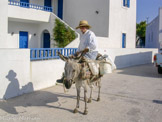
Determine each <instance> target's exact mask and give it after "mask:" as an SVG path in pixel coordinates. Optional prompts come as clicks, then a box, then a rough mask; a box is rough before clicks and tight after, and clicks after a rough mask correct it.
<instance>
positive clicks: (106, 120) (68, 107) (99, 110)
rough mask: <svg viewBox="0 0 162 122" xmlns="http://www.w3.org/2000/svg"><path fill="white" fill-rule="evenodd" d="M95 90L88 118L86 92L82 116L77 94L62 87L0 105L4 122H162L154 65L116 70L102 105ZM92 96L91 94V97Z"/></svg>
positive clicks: (161, 91) (161, 81)
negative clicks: (76, 111) (77, 104)
mask: <svg viewBox="0 0 162 122" xmlns="http://www.w3.org/2000/svg"><path fill="white" fill-rule="evenodd" d="M97 90H98V89H97V88H94V92H93V100H92V103H89V104H88V112H89V113H88V115H83V111H84V102H83V90H82V92H81V102H80V109H79V113H76V114H73V109H74V108H75V106H76V90H75V86H73V87H72V88H71V89H70V90H69V92H67V93H66V94H65V93H64V91H63V88H62V86H61V85H56V86H53V87H50V88H48V89H44V90H41V91H37V92H34V93H30V94H25V95H22V96H19V97H16V98H13V99H10V100H7V101H0V121H1V122H2V121H5V122H6V121H15V122H18V121H31V122H32V121H33V122H35V121H36V122H80V121H82V122H161V121H162V75H159V74H158V73H157V69H156V68H155V67H154V66H153V65H152V64H148V65H140V66H135V67H129V68H124V69H120V70H116V71H115V72H114V73H112V74H108V75H105V76H104V77H103V79H102V88H101V101H100V102H97V101H96V99H97ZM88 96H89V94H88Z"/></svg>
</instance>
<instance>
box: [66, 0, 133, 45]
mask: <svg viewBox="0 0 162 122" xmlns="http://www.w3.org/2000/svg"><path fill="white" fill-rule="evenodd" d="M85 3H86V4H85ZM71 6H73V7H71ZM82 6H84V8H83V9H82ZM96 11H98V12H99V13H98V14H96ZM63 20H64V21H65V22H67V23H68V24H69V25H70V26H71V27H73V28H75V27H76V26H78V24H79V21H80V20H88V22H89V24H90V25H91V26H92V28H91V30H92V31H94V33H95V34H96V36H98V37H99V38H100V37H101V38H100V39H102V40H107V41H106V42H105V43H106V44H104V45H100V44H99V46H100V47H103V46H104V47H105V45H107V48H109V47H110V48H121V47H122V33H126V35H127V37H126V48H135V38H136V37H135V36H136V0H131V2H130V8H127V7H123V0H120V1H119V0H88V1H87V0H80V1H76V0H68V1H64V16H63ZM78 32H79V30H78ZM105 37H106V38H107V39H106V38H105Z"/></svg>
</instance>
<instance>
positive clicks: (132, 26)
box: [109, 0, 136, 48]
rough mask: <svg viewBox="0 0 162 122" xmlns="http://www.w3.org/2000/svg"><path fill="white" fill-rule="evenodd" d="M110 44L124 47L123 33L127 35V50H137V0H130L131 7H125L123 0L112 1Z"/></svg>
mask: <svg viewBox="0 0 162 122" xmlns="http://www.w3.org/2000/svg"><path fill="white" fill-rule="evenodd" d="M109 25H110V26H109V32H110V33H109V38H110V44H114V45H115V46H116V47H118V48H121V47H122V33H126V48H135V39H136V0H130V7H129V8H127V7H124V6H123V0H110V20H109Z"/></svg>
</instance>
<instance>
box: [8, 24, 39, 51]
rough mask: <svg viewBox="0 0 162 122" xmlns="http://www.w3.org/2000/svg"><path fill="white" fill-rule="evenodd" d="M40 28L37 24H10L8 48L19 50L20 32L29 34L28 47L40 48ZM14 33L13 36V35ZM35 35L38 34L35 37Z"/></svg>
mask: <svg viewBox="0 0 162 122" xmlns="http://www.w3.org/2000/svg"><path fill="white" fill-rule="evenodd" d="M38 27H39V24H36V23H34V24H33V23H24V22H15V21H9V22H8V42H9V45H8V48H19V31H26V32H28V40H29V42H28V47H29V48H38V43H39V41H38V37H39V34H38ZM12 33H13V34H12ZM34 34H36V35H35V36H34Z"/></svg>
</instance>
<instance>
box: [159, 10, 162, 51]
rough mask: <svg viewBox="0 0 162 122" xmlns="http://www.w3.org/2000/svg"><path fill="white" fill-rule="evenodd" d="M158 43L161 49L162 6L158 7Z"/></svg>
mask: <svg viewBox="0 0 162 122" xmlns="http://www.w3.org/2000/svg"><path fill="white" fill-rule="evenodd" d="M159 43H160V48H161V49H162V7H161V8H160V9H159Z"/></svg>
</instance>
